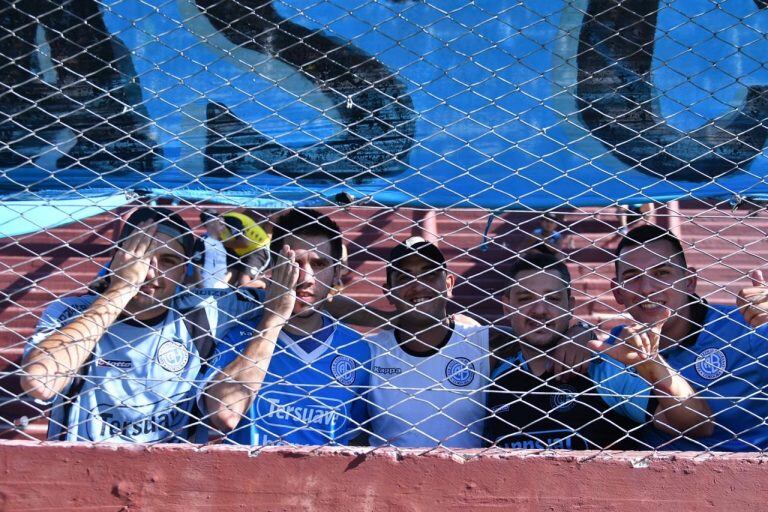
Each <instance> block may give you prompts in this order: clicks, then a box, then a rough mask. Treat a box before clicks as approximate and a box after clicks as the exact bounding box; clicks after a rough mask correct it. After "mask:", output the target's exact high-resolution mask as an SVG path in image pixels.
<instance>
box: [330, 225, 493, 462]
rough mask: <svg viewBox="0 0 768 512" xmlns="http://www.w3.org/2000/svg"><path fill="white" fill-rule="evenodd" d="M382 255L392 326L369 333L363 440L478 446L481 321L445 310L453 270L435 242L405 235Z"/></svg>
mask: <svg viewBox="0 0 768 512" xmlns="http://www.w3.org/2000/svg"><path fill="white" fill-rule="evenodd" d="M388 261H389V263H388V267H387V290H388V294H387V298H388V300H389V301H390V303H391V304H392V305H393V306H394V308H395V311H396V313H395V315H394V316H393V319H392V322H391V326H392V328H391V329H387V330H384V331H382V332H380V333H378V334H376V335H373V336H370V337H369V338H368V341H369V344H370V347H371V372H372V373H371V390H370V392H369V393H368V395H367V397H366V398H367V400H368V402H369V411H370V415H371V429H372V433H371V435H370V444H372V445H374V446H380V445H392V446H400V447H429V446H435V445H438V444H439V445H443V446H449V447H456V448H471V447H479V446H482V433H483V425H482V423H483V419H484V417H485V412H486V411H485V396H484V393H483V389H484V387H485V386H487V385H488V384H489V380H488V379H489V376H490V351H489V335H488V332H489V330H488V328H486V327H482V326H476V325H468V324H463V323H458V322H455V321H454V319H453V318H452V317H451V316H449V315H448V313H447V310H446V305H447V301H448V297H449V294H450V291H451V288H452V287H453V283H454V275H453V274H451V273H449V272H448V269H447V268H446V261H445V257H444V256H443V254H442V252H441V251H440V250H439V249H438V248H437V246H436V245H434V244H432V243H430V242H427V241H426V240H424V239H423V238H420V237H412V238H409V239H408V240H406V241H404V242H402V243H400V244H398V245H397V246H396V247H395V248H394V249H393V250H392V252H391V253H390V255H389V259H388ZM334 302H336V298H334ZM334 307H336V306H334Z"/></svg>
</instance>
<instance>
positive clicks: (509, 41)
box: [0, 0, 768, 209]
mask: <svg viewBox="0 0 768 512" xmlns="http://www.w3.org/2000/svg"><path fill="white" fill-rule="evenodd" d="M42 4H45V5H48V4H47V3H45V2H43V3H42ZM40 5H41V3H40V2H35V1H34V0H26V1H25V0H22V1H19V2H15V3H14V10H13V11H10V10H9V12H10V14H9V15H8V17H7V18H8V19H7V20H5V21H4V23H5V26H4V28H5V29H6V30H8V31H10V32H12V33H13V34H14V35H13V37H11V36H5V37H3V38H2V40H0V54H1V55H2V57H0V59H2V60H3V61H4V62H3V64H4V68H3V69H5V70H6V72H4V73H3V77H2V79H1V80H2V81H3V84H4V89H3V92H2V94H0V111H1V112H2V114H3V117H2V119H3V121H2V122H0V142H2V143H3V146H0V149H1V150H0V166H2V174H1V175H0V193H3V194H4V195H5V197H6V199H7V200H13V199H14V198H17V197H18V194H19V193H30V192H32V193H37V192H41V191H49V192H50V191H57V190H66V191H70V192H74V193H75V194H77V193H82V194H89V193H90V192H89V191H90V190H93V189H99V190H104V189H107V190H113V191H115V192H121V191H145V192H148V193H150V194H152V195H168V196H175V197H181V198H187V199H194V200H217V201H224V202H232V203H238V204H242V205H245V206H258V207H283V206H285V205H288V204H319V203H322V202H323V201H324V200H325V199H326V198H330V199H333V198H334V197H335V196H336V195H337V194H338V193H339V192H343V191H347V192H349V193H350V194H351V195H352V196H353V197H354V198H356V199H363V200H370V201H373V202H376V203H380V204H386V205H414V206H416V205H418V206H435V207H482V208H489V209H504V208H523V207H526V208H547V207H552V206H558V205H562V204H566V203H567V204H570V205H574V206H583V205H605V204H611V203H615V202H621V203H638V202H646V201H648V200H649V199H651V198H652V199H657V200H669V199H674V198H680V197H685V196H691V195H692V196H698V197H727V196H731V195H732V194H734V193H738V194H740V195H743V196H751V197H755V198H762V199H764V198H768V186H767V184H766V181H765V175H766V174H768V159H766V156H765V154H764V152H763V147H764V146H765V140H766V136H767V135H768V124H767V123H766V119H767V118H768V97H764V94H765V93H766V86H768V68H767V67H766V66H765V65H764V60H765V55H768V38H766V37H765V34H766V33H767V32H768V13H766V12H764V10H763V9H760V8H759V7H758V6H757V3H756V2H753V1H752V0H728V1H726V2H714V1H710V0H689V1H686V2H684V3H681V2H672V3H666V2H659V1H658V0H656V1H654V0H624V1H622V2H617V1H610V0H589V1H587V0H583V1H567V2H564V1H557V0H525V1H523V2H499V1H497V0H475V1H472V2H469V1H467V2H462V1H460V0H450V1H448V0H443V1H440V0H435V1H430V2H418V1H408V0H397V1H396V0H390V1H387V0H379V1H377V2H370V1H369V0H349V1H347V2H343V3H338V2H330V1H328V2H326V1H319V2H318V1H317V0H287V1H284V2H264V0H196V1H193V0H176V1H173V2H161V3H159V4H157V5H156V6H155V4H154V3H151V2H150V3H147V2H143V1H140V0H100V2H98V3H97V2H96V1H95V0H72V1H68V2H65V3H62V9H61V10H60V11H54V12H53V13H46V12H43V11H44V9H41V7H40ZM84 20H88V22H87V23H86V22H85V21H84ZM61 34H77V39H76V40H73V41H69V42H68V41H64V40H62V38H61ZM72 37H74V36H72ZM30 47H34V48H37V50H36V51H34V52H29V51H28V48H30ZM84 48H85V49H86V50H85V51H84V50H83V49H84Z"/></svg>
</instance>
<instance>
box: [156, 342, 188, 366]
mask: <svg viewBox="0 0 768 512" xmlns="http://www.w3.org/2000/svg"><path fill="white" fill-rule="evenodd" d="M188 361H189V352H188V351H187V349H186V348H184V345H182V344H181V343H179V342H178V341H166V342H165V343H163V344H162V345H160V348H159V349H157V362H158V363H160V366H162V367H163V368H165V369H166V370H168V371H169V372H173V373H178V372H180V371H181V370H183V369H184V368H185V367H186V366H187V362H188Z"/></svg>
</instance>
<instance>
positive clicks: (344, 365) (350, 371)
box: [331, 356, 357, 386]
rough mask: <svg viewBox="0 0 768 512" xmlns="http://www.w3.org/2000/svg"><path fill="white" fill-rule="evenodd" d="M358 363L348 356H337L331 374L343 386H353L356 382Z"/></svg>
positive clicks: (332, 364)
mask: <svg viewBox="0 0 768 512" xmlns="http://www.w3.org/2000/svg"><path fill="white" fill-rule="evenodd" d="M356 370H357V363H356V362H355V360H354V359H352V358H351V357H347V356H336V357H335V358H334V360H333V362H331V373H333V376H334V378H335V379H336V380H337V381H339V384H341V385H343V386H351V385H352V384H353V383H354V382H355V375H356V373H357V371H356Z"/></svg>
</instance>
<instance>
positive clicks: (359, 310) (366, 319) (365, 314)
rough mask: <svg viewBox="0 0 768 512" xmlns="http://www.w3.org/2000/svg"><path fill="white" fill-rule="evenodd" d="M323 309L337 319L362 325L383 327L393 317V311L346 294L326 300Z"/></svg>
mask: <svg viewBox="0 0 768 512" xmlns="http://www.w3.org/2000/svg"><path fill="white" fill-rule="evenodd" d="M325 304H326V305H325V309H326V311H328V312H329V313H330V314H331V316H333V317H334V318H336V319H337V320H342V321H344V322H346V323H350V324H355V325H361V326H363V327H374V328H376V327H384V326H386V325H388V324H389V323H390V322H391V320H392V319H393V318H394V313H393V312H390V311H384V310H382V309H378V308H372V307H370V306H368V305H365V304H361V303H360V302H358V301H356V300H355V299H353V298H351V297H348V296H346V295H335V296H334V297H333V300H330V301H326V303H325Z"/></svg>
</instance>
